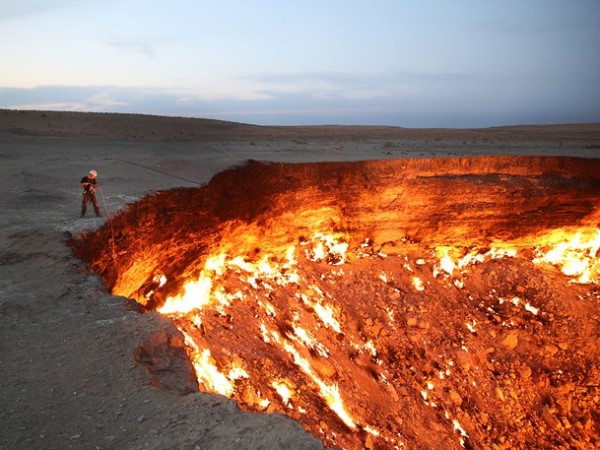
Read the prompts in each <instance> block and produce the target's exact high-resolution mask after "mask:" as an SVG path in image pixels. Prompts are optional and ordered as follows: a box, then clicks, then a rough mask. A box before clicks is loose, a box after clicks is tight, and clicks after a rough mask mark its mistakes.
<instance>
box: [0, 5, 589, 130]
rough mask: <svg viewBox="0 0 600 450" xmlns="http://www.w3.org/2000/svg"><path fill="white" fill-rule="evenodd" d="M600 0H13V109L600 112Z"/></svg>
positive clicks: (2, 53) (477, 117) (442, 118)
mask: <svg viewBox="0 0 600 450" xmlns="http://www.w3.org/2000/svg"><path fill="white" fill-rule="evenodd" d="M599 20H600V0H370V1H366V0H295V1H292V0H289V1H288V0H211V1H204V0H173V1H165V0H160V1H154V0H18V1H17V0H14V1H12V0H0V67H1V68H0V108H11V109H41V110H68V111H101V112H126V113H144V114H157V115H169V116H185V117H205V118H214V119H222V120H230V121H236V122H246V123H254V124H261V125H312V124H348V125H354V124H365V125H368V124H378V125H397V126H404V127H486V126H494V125H512V124H532V123H536V124H542V123H574V122H600V26H599V25H598V22H599Z"/></svg>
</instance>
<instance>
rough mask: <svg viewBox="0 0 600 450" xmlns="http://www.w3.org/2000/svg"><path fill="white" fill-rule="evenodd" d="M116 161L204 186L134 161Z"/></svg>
mask: <svg viewBox="0 0 600 450" xmlns="http://www.w3.org/2000/svg"><path fill="white" fill-rule="evenodd" d="M115 160H117V161H121V162H124V163H127V164H131V165H132V166H137V167H141V168H142V169H147V170H152V171H154V172H158V173H160V174H162V175H166V176H168V177H172V178H177V179H179V180H183V181H187V182H188V183H194V184H197V185H198V186H202V183H199V182H197V181H194V180H190V179H188V178H183V177H180V176H178V175H173V174H172V173H169V172H165V171H164V170H160V169H155V168H154V167H148V166H144V165H143V164H138V163H135V162H133V161H127V160H126V159H121V158H115Z"/></svg>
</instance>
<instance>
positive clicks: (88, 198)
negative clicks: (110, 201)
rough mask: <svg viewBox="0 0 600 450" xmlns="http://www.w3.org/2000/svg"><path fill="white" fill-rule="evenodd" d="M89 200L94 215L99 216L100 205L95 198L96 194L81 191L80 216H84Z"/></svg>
mask: <svg viewBox="0 0 600 450" xmlns="http://www.w3.org/2000/svg"><path fill="white" fill-rule="evenodd" d="M89 202H92V205H93V206H94V212H95V213H96V216H98V217H100V216H101V215H102V214H100V207H99V206H98V200H96V194H95V193H93V192H84V193H83V201H82V202H81V217H83V216H85V212H86V211H87V205H88V203H89Z"/></svg>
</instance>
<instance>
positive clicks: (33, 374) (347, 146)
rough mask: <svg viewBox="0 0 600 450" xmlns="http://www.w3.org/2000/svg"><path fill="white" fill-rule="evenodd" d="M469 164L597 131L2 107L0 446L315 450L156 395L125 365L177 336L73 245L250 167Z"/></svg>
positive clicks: (278, 424)
mask: <svg viewBox="0 0 600 450" xmlns="http://www.w3.org/2000/svg"><path fill="white" fill-rule="evenodd" d="M477 155H520V156H569V157H577V158H589V159H598V158H600V124H567V125H540V126H536V125H523V126H507V127H495V128H485V129H405V128H400V127H383V126H382V127H375V126H364V127H362V126H351V127H346V126H314V127H266V126H256V125H247V124H238V123H231V122H221V121H213V120H204V119H189V118H169V117H158V116H142V115H123V114H99V113H68V112H50V111H11V110H0V162H1V164H0V171H1V177H0V211H1V214H0V223H1V231H0V325H1V327H0V330H1V331H0V332H1V333H2V338H1V339H0V352H1V355H2V357H1V361H0V383H1V389H0V405H1V406H0V426H1V428H2V432H1V433H0V448H6V449H66V448H74V449H80V448H81V449H84V448H86V449H87V448H91V449H112V448H114V449H121V448H123V449H167V448H169V449H171V448H172V449H188V448H190V449H193V448H198V449H228V448H229V449H238V448H243V449H284V448H285V449H288V448H294V449H310V448H322V447H323V444H322V442H321V441H320V440H319V439H318V438H316V437H314V436H311V435H310V434H309V433H307V432H306V431H305V430H304V429H303V428H302V427H301V426H300V425H299V424H298V423H297V422H295V421H293V420H292V419H290V418H287V417H285V416H283V415H281V414H277V413H276V414H256V413H250V412H242V411H241V410H240V409H239V407H238V406H237V405H236V403H235V402H234V401H232V400H229V399H227V398H225V397H223V396H218V395H212V394H207V393H201V392H197V393H192V394H188V395H181V393H180V392H177V390H174V389H165V388H164V387H161V386H157V384H156V383H155V382H154V380H153V378H152V376H151V375H150V374H149V373H148V371H147V369H146V367H144V366H143V365H141V364H139V363H138V362H137V361H136V360H135V358H134V356H133V355H134V353H135V351H136V349H137V348H138V346H139V344H140V342H142V341H144V340H147V339H148V338H149V336H151V335H152V334H154V333H157V332H160V331H161V330H171V328H172V325H171V324H170V322H168V321H167V320H166V319H165V318H164V317H162V316H161V315H160V314H158V313H146V314H140V313H139V312H136V311H134V310H132V308H131V307H129V306H128V305H129V302H128V301H126V299H124V298H122V297H119V296H114V295H111V293H110V292H108V290H107V288H106V286H105V285H104V284H103V282H102V280H101V279H100V277H99V276H98V275H96V274H95V273H93V272H92V271H91V270H90V267H89V266H88V265H87V264H86V263H85V262H84V261H82V260H80V259H77V258H75V257H74V256H73V253H72V250H71V248H70V247H69V246H68V245H67V243H68V241H69V240H71V239H73V238H74V237H76V236H78V235H79V234H80V233H85V232H89V231H91V230H95V229H98V228H100V227H102V226H103V225H105V223H106V221H107V220H108V219H109V218H110V217H112V216H113V215H117V214H119V211H121V210H123V208H125V207H126V205H131V204H134V203H135V202H137V201H139V200H140V199H142V198H144V197H146V196H149V195H152V194H153V193H154V192H156V191H164V190H169V189H174V188H181V187H185V188H194V187H198V186H203V185H205V184H207V183H208V182H209V181H210V180H211V178H212V177H213V176H215V175H216V174H218V173H219V172H221V171H223V170H225V169H228V168H231V167H235V166H239V165H242V164H244V163H246V162H247V161H249V160H253V161H269V162H281V163H300V162H343V161H368V160H388V159H390V160H392V159H403V158H418V159H420V158H452V157H457V156H477ZM91 169H94V170H96V171H97V172H98V180H99V182H100V184H101V186H102V190H101V194H102V197H101V199H100V200H101V207H102V211H103V213H104V214H103V215H104V217H102V218H95V217H94V216H93V211H92V210H91V208H90V209H88V213H87V216H86V217H85V218H80V217H79V212H80V202H81V193H80V187H79V180H80V179H81V177H82V176H84V175H86V174H87V173H88V171H89V170H91ZM596 314H598V312H597V311H596ZM169 332H171V331H169Z"/></svg>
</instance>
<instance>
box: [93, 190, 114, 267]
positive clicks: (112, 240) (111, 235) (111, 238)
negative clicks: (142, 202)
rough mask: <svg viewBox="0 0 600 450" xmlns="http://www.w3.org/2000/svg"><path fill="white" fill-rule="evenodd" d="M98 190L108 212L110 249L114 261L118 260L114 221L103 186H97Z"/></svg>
mask: <svg viewBox="0 0 600 450" xmlns="http://www.w3.org/2000/svg"><path fill="white" fill-rule="evenodd" d="M96 187H97V188H98V189H100V194H101V196H102V203H103V204H104V209H105V210H106V218H107V219H108V225H109V226H110V249H111V251H112V257H113V259H117V254H116V253H115V232H114V230H113V224H112V219H111V217H110V211H109V210H108V206H107V205H106V199H105V198H104V191H103V190H102V186H100V185H97V186H96Z"/></svg>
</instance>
